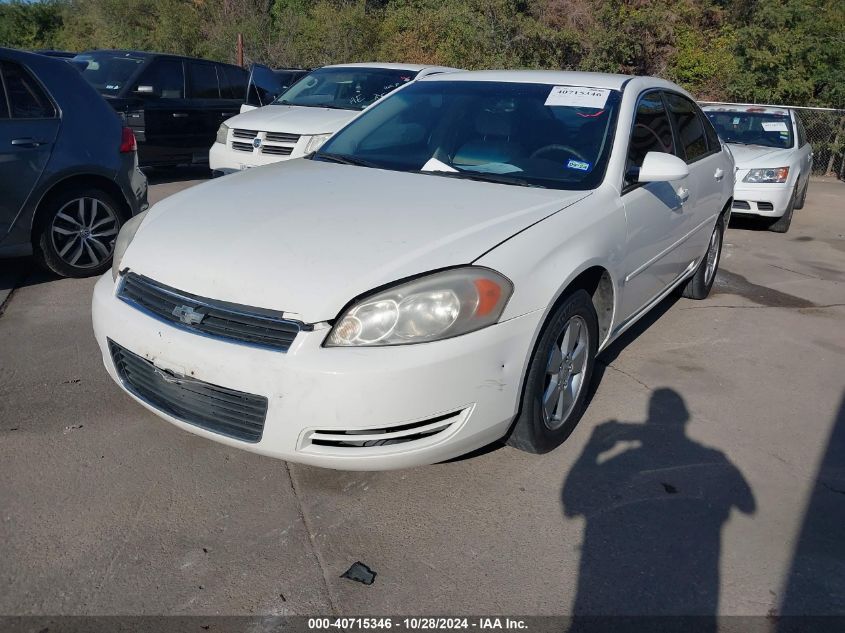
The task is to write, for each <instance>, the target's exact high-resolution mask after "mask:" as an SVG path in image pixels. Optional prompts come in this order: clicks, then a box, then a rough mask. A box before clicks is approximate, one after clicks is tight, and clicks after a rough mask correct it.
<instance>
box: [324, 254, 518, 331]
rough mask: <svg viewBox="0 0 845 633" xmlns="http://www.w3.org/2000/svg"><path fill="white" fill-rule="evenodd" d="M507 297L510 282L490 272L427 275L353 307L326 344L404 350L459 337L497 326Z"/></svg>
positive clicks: (463, 270)
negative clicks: (409, 346) (413, 345)
mask: <svg viewBox="0 0 845 633" xmlns="http://www.w3.org/2000/svg"><path fill="white" fill-rule="evenodd" d="M512 293H513V284H512V283H511V282H510V280H509V279H507V278H506V277H505V276H503V275H501V274H499V273H497V272H496V271H493V270H490V269H489V268H481V267H480V266H467V267H465V268H455V269H452V270H444V271H441V272H438V273H432V274H430V275H426V276H425V277H420V278H418V279H414V280H413V281H409V282H405V283H401V284H398V285H396V286H394V287H393V288H390V289H388V290H384V291H382V292H378V293H376V294H374V295H372V296H370V297H366V298H364V299H362V300H361V301H359V302H357V303H355V304H353V305H352V306H351V307H350V308H349V309H347V310H346V312H344V313H343V314H342V315H341V317H340V319H338V321H337V323H335V326H334V327H333V328H332V331H331V332H330V333H329V336H328V338H327V339H326V342H325V345H326V347H349V346H368V345H406V344H409V343H424V342H428V341H438V340H442V339H446V338H452V337H454V336H460V335H461V334H466V333H468V332H474V331H475V330H480V329H481V328H484V327H487V326H488V325H492V324H494V323H496V322H497V321H498V320H499V317H500V316H501V315H502V311H503V310H504V309H505V305H507V302H508V299H510V296H511V294H512Z"/></svg>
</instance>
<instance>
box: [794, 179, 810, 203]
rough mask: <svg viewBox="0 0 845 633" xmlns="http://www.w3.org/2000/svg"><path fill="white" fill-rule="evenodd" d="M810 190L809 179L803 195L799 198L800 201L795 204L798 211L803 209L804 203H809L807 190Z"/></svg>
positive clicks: (802, 192)
mask: <svg viewBox="0 0 845 633" xmlns="http://www.w3.org/2000/svg"><path fill="white" fill-rule="evenodd" d="M809 188H810V179H809V178H807V182H805V183H804V188H803V189H802V190H801V195H800V196H799V197H798V200H797V201H796V202H795V208H796V209H803V208H804V203H805V202H806V201H807V189H809Z"/></svg>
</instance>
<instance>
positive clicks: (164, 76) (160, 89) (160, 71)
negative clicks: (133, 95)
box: [135, 59, 185, 99]
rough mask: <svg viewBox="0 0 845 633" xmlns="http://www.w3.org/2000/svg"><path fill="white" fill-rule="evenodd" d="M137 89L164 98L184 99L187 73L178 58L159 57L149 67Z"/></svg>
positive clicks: (139, 81)
mask: <svg viewBox="0 0 845 633" xmlns="http://www.w3.org/2000/svg"><path fill="white" fill-rule="evenodd" d="M135 91H136V92H139V93H141V94H144V93H147V94H152V95H155V96H157V97H162V98H163V99H182V98H183V97H184V96H185V74H184V71H183V70H182V62H181V61H179V60H178V59H157V60H155V61H154V62H153V63H152V64H150V66H149V68H147V69H146V70H145V71H144V72H143V74H142V75H141V78H140V79H139V80H138V84H137V85H136V86H135Z"/></svg>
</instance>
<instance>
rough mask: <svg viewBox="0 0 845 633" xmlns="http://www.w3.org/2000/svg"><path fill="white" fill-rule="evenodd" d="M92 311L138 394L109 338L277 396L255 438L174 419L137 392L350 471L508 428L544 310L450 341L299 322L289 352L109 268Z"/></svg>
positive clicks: (237, 386)
mask: <svg viewBox="0 0 845 633" xmlns="http://www.w3.org/2000/svg"><path fill="white" fill-rule="evenodd" d="M92 313H93V323H94V333H95V336H96V339H97V343H98V344H99V346H100V350H101V352H102V354H103V362H104V364H105V366H106V369H107V370H108V372H109V374H110V375H111V377H112V378H113V379H114V380H115V381H116V382H117V383H118V384H120V385H121V386H122V387H123V388H124V390H126V391H127V392H128V393H130V395H133V394H132V392H131V391H129V390H128V389H127V387H126V385H124V384H123V383H122V381H121V379H120V378H119V376H118V373H117V370H116V368H115V366H114V363H113V361H112V358H111V355H110V351H109V344H108V341H109V339H111V340H112V341H114V342H115V343H117V344H118V345H120V346H122V347H124V348H125V349H127V350H129V351H131V352H133V353H134V354H137V355H139V356H141V357H143V358H146V359H147V360H149V361H151V362H152V363H154V364H155V366H156V367H158V368H160V369H162V370H166V371H168V372H172V373H176V374H182V375H185V376H191V377H192V378H195V379H199V380H202V381H206V382H208V383H213V384H215V385H220V386H224V387H227V388H229V389H233V390H238V391H242V392H245V393H248V394H255V395H258V396H263V397H266V398H267V400H268V406H267V414H266V418H265V422H264V429H263V434H262V436H261V439H260V440H259V441H258V442H255V443H250V442H244V441H240V440H237V439H234V438H231V437H227V436H225V435H221V434H218V433H215V432H212V431H209V430H206V429H203V428H200V427H199V426H196V425H194V424H190V423H188V422H185V421H184V420H180V419H177V418H175V417H173V416H171V415H168V414H166V413H164V412H162V411H161V410H159V409H158V408H156V407H155V406H152V405H151V404H149V403H148V402H145V401H144V400H143V399H141V398H139V397H137V396H135V395H133V397H134V398H135V399H136V400H137V401H138V402H140V403H141V404H142V405H144V406H145V407H147V408H148V409H150V410H151V411H153V412H154V413H156V414H157V415H159V416H160V417H162V418H164V419H166V420H168V421H169V422H171V423H173V424H175V425H176V426H178V427H180V428H182V429H184V430H186V431H190V432H191V433H195V434H197V435H200V436H203V437H206V438H208V439H212V440H215V441H218V442H222V443H224V444H228V445H230V446H234V447H237V448H242V449H245V450H249V451H253V452H256V453H260V454H263V455H269V456H271V457H277V458H280V459H285V460H289V461H294V462H300V463H306V464H313V465H316V466H324V467H329V468H337V469H343V470H382V469H393V468H406V467H410V466H416V465H421V464H430V463H436V462H440V461H443V460H447V459H450V458H453V457H457V456H459V455H461V454H464V453H466V452H469V451H472V450H474V449H476V448H479V447H482V446H484V445H486V444H488V443H490V442H492V441H494V440H496V439H499V438H501V437H502V436H503V435H504V434H505V433H506V432H507V430H508V428H509V427H510V424H511V421H512V420H513V418H514V416H515V415H516V413H517V408H518V405H519V398H520V393H521V385H522V376H523V372H524V366H525V363H526V362H527V357H528V355H529V352H530V350H531V349H532V342H533V340H534V336H535V334H536V332H537V331H538V329H539V325H540V319H541V318H542V311H537V312H532V313H529V314H526V315H523V316H521V317H517V318H514V319H511V320H509V321H505V322H503V323H499V324H497V325H495V326H492V327H488V328H486V329H484V330H480V331H478V332H473V333H471V334H468V335H464V336H460V337H456V338H454V339H449V340H446V341H438V342H435V343H427V344H419V345H408V346H398V347H380V348H349V349H340V348H333V349H328V348H324V347H322V343H323V340H324V339H325V337H326V335H327V334H328V328H327V327H324V328H318V329H315V330H314V331H311V332H300V333H299V335H297V337H296V339H295V340H294V342H293V345H292V346H291V348H290V349H289V350H288V352H287V353H281V352H278V351H273V350H265V349H259V348H255V347H249V346H245V345H240V344H236V343H231V342H226V341H222V340H218V339H213V338H208V337H203V336H198V335H197V334H195V333H193V332H188V331H184V330H181V329H177V328H175V327H172V326H170V325H168V324H167V323H164V322H160V321H157V320H155V319H153V318H152V317H150V316H148V315H147V314H145V313H142V312H140V311H139V310H137V309H135V308H133V307H132V306H130V305H128V304H126V303H124V302H123V301H121V300H120V299H118V298H117V297H116V295H115V284H114V282H113V281H112V279H111V273H106V274H105V275H104V276H103V277H102V278H101V279H100V280H99V281H98V282H97V285H96V287H95V289H94V297H93V305H92ZM451 414H454V416H452V417H449V416H450V415H451ZM442 417H449V419H450V420H451V423H450V424H449V425H448V427H446V428H445V429H444V430H443V431H440V432H438V433H434V434H432V435H428V436H425V437H421V438H415V439H408V440H407V441H401V442H399V443H393V444H388V445H370V446H336V445H325V444H324V443H321V442H315V441H314V440H315V438H319V437H329V435H327V433H328V434H332V433H336V434H342V433H344V432H345V433H349V432H352V433H360V432H362V431H366V430H368V429H369V430H376V429H379V430H384V429H387V430H388V431H391V429H392V428H393V427H399V428H400V429H401V428H402V427H405V426H406V425H414V423H422V422H427V421H429V420H435V419H437V418H442ZM452 418H454V419H452ZM417 428H420V427H417ZM399 435H400V436H401V435H402V433H399ZM350 437H352V438H354V437H355V436H354V435H352V436H350ZM390 437H397V436H396V435H395V434H394V435H391V436H390Z"/></svg>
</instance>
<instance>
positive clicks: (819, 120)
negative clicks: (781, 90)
mask: <svg viewBox="0 0 845 633" xmlns="http://www.w3.org/2000/svg"><path fill="white" fill-rule="evenodd" d="M701 104H702V105H743V106H746V105H747V106H753V105H761V106H762V105H764V104H752V103H739V104H728V103H721V102H715V101H702V102H701ZM766 107H773V108H790V109H792V110H795V111H796V113H797V114H798V116H799V117H800V118H801V121H802V122H803V123H804V128H805V129H806V130H807V138H808V139H809V141H810V144H811V145H812V146H813V174H814V175H816V176H838V177H839V179H840V180H845V110H837V109H834V108H810V107H804V106H781V105H773V106H768V105H767V106H766Z"/></svg>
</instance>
